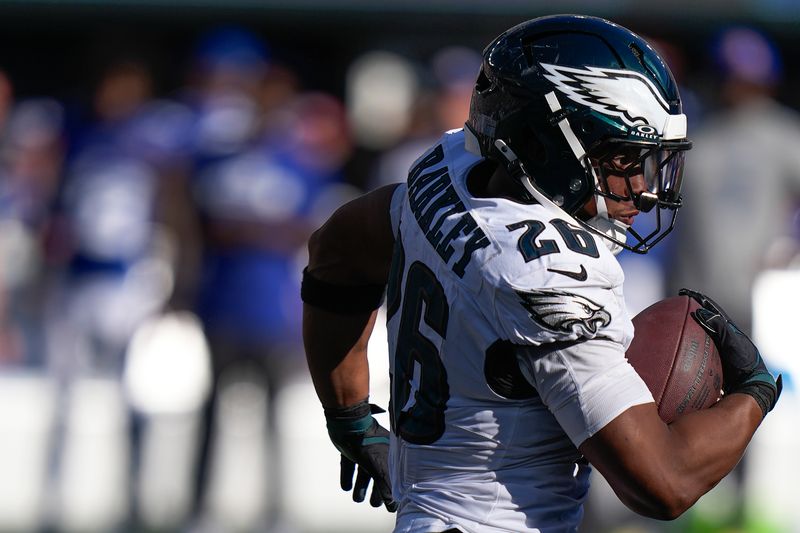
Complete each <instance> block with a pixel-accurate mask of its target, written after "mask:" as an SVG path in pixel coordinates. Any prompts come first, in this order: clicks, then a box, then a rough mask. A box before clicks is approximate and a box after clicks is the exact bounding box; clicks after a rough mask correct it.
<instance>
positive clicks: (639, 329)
mask: <svg viewBox="0 0 800 533" xmlns="http://www.w3.org/2000/svg"><path fill="white" fill-rule="evenodd" d="M698 308H700V304H699V303H698V302H697V301H696V300H694V299H692V298H690V297H689V296H685V295H681V296H674V297H671V298H666V299H664V300H661V301H660V302H656V303H655V304H653V305H651V306H650V307H648V308H647V309H645V310H644V311H642V312H641V313H639V314H638V315H636V316H635V317H634V318H633V326H634V328H635V329H634V337H633V341H632V342H631V345H630V347H629V348H628V351H627V353H626V355H627V357H628V361H630V363H631V365H632V366H633V368H634V369H636V372H637V373H638V374H639V375H640V376H641V378H642V379H643V380H644V382H645V383H646V384H647V387H648V388H649V389H650V392H651V393H652V394H653V399H655V402H656V405H657V406H658V414H659V415H660V416H661V419H662V420H664V422H666V423H669V422H672V421H673V420H675V418H677V417H678V416H680V415H681V414H683V413H688V412H691V411H697V410H699V409H705V408H706V407H709V406H711V405H713V404H714V403H716V402H717V400H719V398H720V394H721V391H722V387H723V373H722V362H721V360H720V356H719V353H718V351H717V348H716V345H715V344H714V339H713V338H712V337H711V336H709V334H708V333H707V332H706V330H705V329H703V328H702V327H701V326H700V324H698V322H697V321H696V320H695V319H694V317H693V316H692V313H693V312H695V311H696V310H697V309H698Z"/></svg>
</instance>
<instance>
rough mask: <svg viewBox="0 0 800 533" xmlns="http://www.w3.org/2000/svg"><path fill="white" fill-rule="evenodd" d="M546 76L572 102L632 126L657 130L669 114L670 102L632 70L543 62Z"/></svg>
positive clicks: (651, 84)
mask: <svg viewBox="0 0 800 533" xmlns="http://www.w3.org/2000/svg"><path fill="white" fill-rule="evenodd" d="M541 65H542V67H543V68H544V69H545V70H546V71H547V74H545V75H544V77H545V78H547V79H548V80H549V81H551V82H552V83H553V85H555V87H556V89H558V90H559V91H560V92H562V93H563V94H565V95H566V96H567V97H568V98H569V99H570V100H572V101H573V102H577V103H579V104H581V105H585V106H587V107H590V108H592V109H594V110H595V111H598V112H600V113H603V114H604V115H610V116H613V117H618V118H620V119H621V120H622V121H623V122H624V123H625V124H627V125H628V126H630V127H631V128H635V129H637V131H638V128H641V127H645V128H646V129H648V131H651V132H652V133H657V131H658V130H661V129H662V128H663V127H664V124H665V123H666V121H667V117H668V116H669V105H668V104H667V102H666V101H665V100H664V98H663V97H662V96H661V93H660V92H659V91H658V89H657V88H656V86H655V85H654V84H653V82H652V81H650V80H649V79H647V78H646V77H644V76H643V75H641V74H639V73H638V72H634V71H632V70H616V69H606V68H600V67H586V68H583V69H580V68H571V67H560V66H556V65H549V64H547V63H541Z"/></svg>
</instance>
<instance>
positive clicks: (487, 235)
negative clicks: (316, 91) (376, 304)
mask: <svg viewBox="0 0 800 533" xmlns="http://www.w3.org/2000/svg"><path fill="white" fill-rule="evenodd" d="M480 161H481V159H480V158H479V157H477V156H475V155H473V154H471V153H469V152H467V151H465V149H464V134H463V131H462V130H455V131H452V132H449V133H447V134H445V135H444V136H443V137H442V139H441V140H440V142H439V143H438V144H437V145H435V146H434V147H433V148H431V149H430V150H429V151H428V152H427V153H426V154H425V155H423V156H422V157H421V158H420V159H419V160H418V161H417V163H416V164H415V166H414V167H413V168H412V170H411V172H410V173H409V177H408V182H407V183H406V184H405V185H401V186H400V187H398V189H397V191H396V192H395V197H394V199H393V206H392V222H393V224H394V227H395V229H396V231H397V233H396V234H397V235H398V236H399V237H398V239H397V241H396V248H395V254H394V261H393V264H392V272H391V275H390V281H389V287H388V290H387V306H388V329H389V345H390V353H391V362H390V365H391V373H392V405H391V406H390V413H391V417H392V430H393V431H392V447H391V450H392V455H391V459H390V462H391V468H392V483H393V493H394V497H395V499H396V500H397V501H398V502H399V505H400V507H399V510H398V515H397V525H396V529H395V531H396V532H414V533H429V532H436V531H443V530H446V529H448V528H452V527H457V528H458V529H460V530H461V531H463V532H464V533H473V532H481V533H483V532H492V533H494V532H513V533H531V532H562V531H575V530H576V529H577V527H578V525H579V523H580V520H581V518H582V513H583V511H582V503H583V500H584V498H585V496H586V493H587V490H588V478H589V471H590V468H589V466H588V464H587V463H586V462H585V461H584V460H583V459H582V457H581V455H580V453H579V452H578V450H577V447H578V446H579V445H580V444H581V443H582V442H583V441H584V440H586V439H587V438H588V437H590V436H592V435H593V434H594V433H596V432H597V431H598V430H600V429H601V428H602V427H603V426H604V425H605V424H607V423H608V422H610V421H611V420H613V419H614V418H615V417H616V416H617V415H619V414H621V413H622V412H623V411H624V410H626V409H627V408H629V407H631V406H633V405H637V404H642V403H647V402H652V401H653V398H652V396H651V394H650V392H649V391H648V389H647V387H646V385H645V384H644V382H642V380H641V379H640V378H639V377H638V376H637V375H636V373H635V371H634V370H633V368H632V367H631V366H630V365H629V364H628V362H627V360H626V359H625V349H626V348H627V346H628V344H629V343H630V340H631V338H632V336H633V326H632V324H631V321H630V318H629V317H628V315H627V312H626V310H625V307H624V302H623V298H622V282H623V273H622V270H621V268H620V266H619V264H618V263H617V261H616V259H615V258H614V257H613V256H612V254H611V253H610V252H609V251H608V249H607V248H606V247H605V246H604V244H603V242H602V241H601V239H600V238H599V237H596V236H595V235H593V234H592V233H590V232H588V231H586V230H585V229H583V228H581V227H580V226H579V225H577V223H576V222H575V221H574V220H573V219H571V218H570V217H568V216H566V215H565V214H564V213H563V212H562V211H554V210H549V209H548V208H546V207H544V206H541V205H538V204H534V205H527V204H522V203H518V202H515V201H512V200H509V199H504V198H477V197H473V196H472V195H471V194H470V193H469V191H468V190H467V187H466V177H467V174H468V172H469V171H470V169H472V167H474V166H475V165H476V164H477V163H479V162H480Z"/></svg>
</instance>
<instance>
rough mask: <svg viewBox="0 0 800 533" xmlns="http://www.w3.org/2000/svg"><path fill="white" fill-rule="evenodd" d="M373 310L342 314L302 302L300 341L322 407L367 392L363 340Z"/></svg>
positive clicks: (347, 401) (355, 398) (343, 402)
mask: <svg viewBox="0 0 800 533" xmlns="http://www.w3.org/2000/svg"><path fill="white" fill-rule="evenodd" d="M376 315H377V311H373V312H372V313H360V314H356V315H342V314H336V313H331V312H328V311H324V310H322V309H319V308H317V307H314V306H311V305H307V304H306V305H304V306H303V342H304V344H305V351H306V359H307V361H308V368H309V371H310V372H311V378H312V380H313V382H314V388H315V389H316V391H317V396H319V399H320V401H321V402H322V405H323V406H325V407H343V406H348V405H353V404H355V403H357V402H359V401H361V400H363V399H365V398H367V396H369V365H368V362H367V342H368V341H369V336H370V334H371V333H372V328H373V326H374V325H375V318H376Z"/></svg>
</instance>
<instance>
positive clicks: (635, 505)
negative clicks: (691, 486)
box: [622, 482, 697, 520]
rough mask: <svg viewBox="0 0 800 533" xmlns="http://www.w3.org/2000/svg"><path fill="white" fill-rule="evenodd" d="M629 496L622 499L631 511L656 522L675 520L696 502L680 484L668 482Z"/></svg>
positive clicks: (695, 498)
mask: <svg viewBox="0 0 800 533" xmlns="http://www.w3.org/2000/svg"><path fill="white" fill-rule="evenodd" d="M631 496H632V497H631ZM631 496H629V497H627V498H622V500H623V502H624V503H625V504H626V505H627V506H628V507H629V508H630V509H631V510H633V511H635V512H636V513H638V514H640V515H642V516H646V517H647V518H654V519H656V520H675V519H676V518H678V517H679V516H681V515H682V514H683V513H685V512H686V511H687V510H688V509H689V508H690V507H691V506H692V505H693V504H694V502H695V501H697V497H695V496H694V495H693V494H692V492H691V491H688V490H686V488H685V487H682V486H681V484H680V483H670V482H665V483H663V484H662V485H661V486H659V487H656V488H651V489H650V490H642V491H641V492H638V494H635V495H631Z"/></svg>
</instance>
